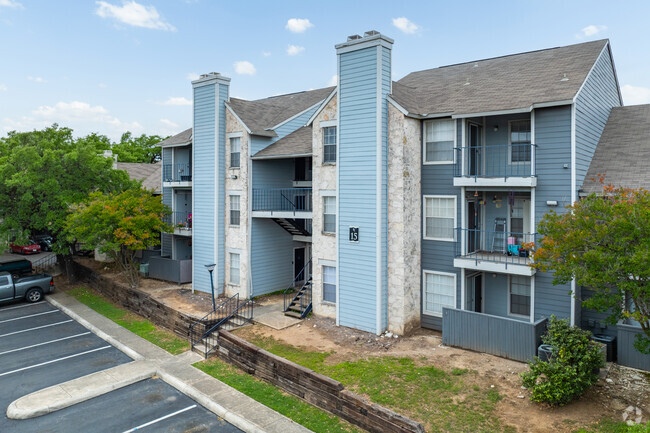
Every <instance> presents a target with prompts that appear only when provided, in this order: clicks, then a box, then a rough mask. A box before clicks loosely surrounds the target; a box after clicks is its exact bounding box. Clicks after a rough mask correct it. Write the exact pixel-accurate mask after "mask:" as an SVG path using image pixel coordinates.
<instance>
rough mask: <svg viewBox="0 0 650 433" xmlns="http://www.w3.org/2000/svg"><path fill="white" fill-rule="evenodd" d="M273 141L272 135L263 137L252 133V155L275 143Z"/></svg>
mask: <svg viewBox="0 0 650 433" xmlns="http://www.w3.org/2000/svg"><path fill="white" fill-rule="evenodd" d="M273 142H274V140H273V138H271V137H261V136H259V135H251V136H250V143H251V155H255V154H256V153H257V152H259V151H260V150H262V149H264V148H265V147H267V146H269V145H271V144H273Z"/></svg>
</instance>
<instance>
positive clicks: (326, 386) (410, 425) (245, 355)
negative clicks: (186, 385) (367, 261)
mask: <svg viewBox="0 0 650 433" xmlns="http://www.w3.org/2000/svg"><path fill="white" fill-rule="evenodd" d="M217 341H218V345H219V348H218V350H217V351H216V353H217V355H218V356H219V358H221V359H223V360H224V361H226V362H229V363H231V364H234V365H236V366H237V367H239V368H241V369H242V370H244V371H245V372H247V373H249V374H252V375H253V376H255V377H258V378H260V379H263V380H265V381H267V382H270V383H272V384H274V385H275V386H277V387H279V388H282V389H283V390H284V391H286V392H288V393H290V394H293V395H295V396H298V397H300V398H302V399H304V400H306V401H307V402H309V403H311V404H313V405H314V406H316V407H319V408H321V409H325V410H326V411H328V412H330V413H333V414H334V415H337V416H339V417H341V418H343V419H345V420H346V421H348V422H350V423H352V424H355V425H358V426H359V427H361V428H363V429H365V430H368V431H370V432H373V433H374V432H376V433H424V428H423V427H422V425H421V424H419V423H417V422H415V421H413V420H411V419H409V418H406V417H404V416H402V415H400V414H398V413H395V412H393V411H392V410H389V409H386V408H384V407H382V406H379V405H377V404H374V403H370V402H368V401H367V400H366V399H365V398H363V397H361V396H359V395H356V394H354V393H352V392H350V391H347V390H345V389H344V387H343V385H342V384H341V383H340V382H338V381H336V380H334V379H331V378H329V377H327V376H323V375H322V374H318V373H315V372H314V371H312V370H310V369H308V368H305V367H302V366H300V365H298V364H296V363H293V362H291V361H288V360H286V359H284V358H281V357H279V356H276V355H273V354H272V353H269V352H267V351H265V350H262V349H260V348H259V347H257V346H255V345H253V344H250V343H249V342H247V341H245V340H243V339H241V338H239V337H237V336H235V335H233V334H231V333H229V332H227V331H219V337H218V339H217Z"/></svg>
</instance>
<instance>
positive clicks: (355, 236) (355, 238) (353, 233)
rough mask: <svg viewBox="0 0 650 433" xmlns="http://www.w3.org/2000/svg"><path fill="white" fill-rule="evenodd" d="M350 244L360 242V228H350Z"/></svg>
mask: <svg viewBox="0 0 650 433" xmlns="http://www.w3.org/2000/svg"><path fill="white" fill-rule="evenodd" d="M350 242H357V243H358V242H359V227H350Z"/></svg>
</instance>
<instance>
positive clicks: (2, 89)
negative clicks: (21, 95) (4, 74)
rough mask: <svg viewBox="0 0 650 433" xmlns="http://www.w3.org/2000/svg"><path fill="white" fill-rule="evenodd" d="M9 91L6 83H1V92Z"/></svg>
mask: <svg viewBox="0 0 650 433" xmlns="http://www.w3.org/2000/svg"><path fill="white" fill-rule="evenodd" d="M6 91H7V86H5V85H4V84H0V92H6Z"/></svg>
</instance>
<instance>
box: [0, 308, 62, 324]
mask: <svg viewBox="0 0 650 433" xmlns="http://www.w3.org/2000/svg"><path fill="white" fill-rule="evenodd" d="M57 311H59V310H50V311H46V312H44V313H36V314H30V315H29V316H21V317H14V318H13V319H5V320H0V323H6V322H13V321H14V320H22V319H27V318H29V317H36V316H42V315H43V314H52V313H56V312H57Z"/></svg>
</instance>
